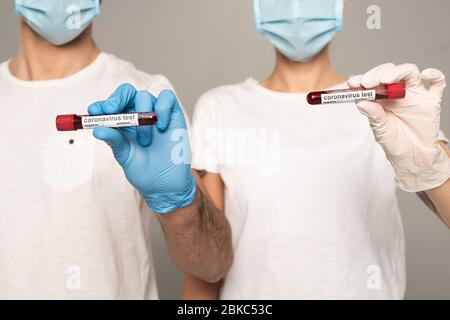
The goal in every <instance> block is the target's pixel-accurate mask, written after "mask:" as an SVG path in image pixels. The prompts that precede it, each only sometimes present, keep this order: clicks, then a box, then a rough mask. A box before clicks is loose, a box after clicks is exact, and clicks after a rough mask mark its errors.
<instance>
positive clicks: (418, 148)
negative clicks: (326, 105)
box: [348, 63, 450, 192]
mask: <svg viewBox="0 0 450 320" xmlns="http://www.w3.org/2000/svg"><path fill="white" fill-rule="evenodd" d="M424 81H428V82H429V85H430V88H429V90H427V89H426V88H425V85H424ZM397 82H405V84H406V97H405V98H404V99H399V100H378V101H377V102H369V101H362V102H359V103H358V104H357V106H358V109H359V111H360V112H361V113H362V114H363V115H365V116H367V118H368V119H369V122H370V126H371V127H372V130H373V133H374V135H375V139H376V140H377V141H378V143H379V144H380V145H381V147H382V148H383V149H384V151H385V153H386V157H387V159H388V160H389V161H390V162H391V164H392V166H393V167H394V170H395V174H396V182H397V186H398V187H399V188H400V189H402V190H405V191H408V192H419V191H424V190H429V189H432V188H436V187H438V186H440V185H442V184H444V183H445V182H446V181H447V180H448V179H449V177H450V159H449V157H448V156H447V154H446V153H445V151H444V150H443V149H442V148H441V146H440V145H439V144H438V133H439V128H440V112H441V106H440V105H441V100H442V96H443V94H444V89H445V86H446V83H445V76H444V74H443V73H442V72H441V71H439V70H436V69H426V70H424V71H423V72H422V73H420V71H419V69H418V68H417V66H416V65H414V64H402V65H398V66H396V65H394V64H392V63H388V64H383V65H381V66H378V67H376V68H374V69H372V70H371V71H369V72H367V73H366V74H364V75H359V76H355V77H352V78H351V79H350V80H349V81H348V85H349V86H350V87H351V88H355V87H361V86H362V87H365V88H374V87H377V86H379V85H382V84H391V83H397Z"/></svg>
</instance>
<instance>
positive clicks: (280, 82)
mask: <svg viewBox="0 0 450 320" xmlns="http://www.w3.org/2000/svg"><path fill="white" fill-rule="evenodd" d="M344 81H345V78H344V77H342V76H340V75H339V74H338V73H337V72H336V70H335V69H334V68H333V66H332V65H331V63H330V59H329V53H328V47H327V48H325V49H324V50H322V51H321V52H320V53H319V54H318V55H317V56H315V57H314V58H313V59H312V60H310V61H308V62H304V63H300V62H295V61H292V60H289V59H288V58H286V57H285V56H283V55H282V54H281V53H279V52H278V51H277V53H276V64H275V68H274V70H273V72H272V74H271V75H270V76H269V77H268V78H267V79H266V80H264V81H262V82H261V85H262V86H264V87H266V88H267V89H270V90H273V91H279V92H289V93H294V92H310V91H315V90H319V89H324V88H329V87H332V86H334V85H337V84H339V83H342V82H344Z"/></svg>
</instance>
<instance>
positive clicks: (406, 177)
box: [391, 146, 450, 193]
mask: <svg viewBox="0 0 450 320" xmlns="http://www.w3.org/2000/svg"><path fill="white" fill-rule="evenodd" d="M429 158H430V157H429ZM431 159H432V160H431V161H429V162H428V163H427V164H415V163H412V161H408V160H406V159H405V160H406V161H398V159H397V161H395V162H391V163H392V166H393V167H394V170H395V174H396V177H395V182H396V184H397V186H398V187H399V188H400V189H402V190H403V191H406V192H415V193H417V192H421V191H426V190H430V189H433V188H437V187H439V186H441V185H443V184H444V183H445V182H447V180H448V179H450V158H449V157H448V155H447V153H446V152H445V151H444V150H443V149H442V148H441V147H440V146H439V149H438V152H437V153H436V154H435V156H434V157H431ZM406 162H408V163H406Z"/></svg>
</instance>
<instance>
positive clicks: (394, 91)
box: [306, 83, 406, 105]
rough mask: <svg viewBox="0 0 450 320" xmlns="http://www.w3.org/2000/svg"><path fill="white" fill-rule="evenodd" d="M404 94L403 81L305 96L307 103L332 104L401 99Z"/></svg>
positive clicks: (317, 92)
mask: <svg viewBox="0 0 450 320" xmlns="http://www.w3.org/2000/svg"><path fill="white" fill-rule="evenodd" d="M405 95H406V87H405V84H404V83H394V84H387V85H382V86H378V87H376V88H373V89H366V88H363V87H361V88H351V89H342V90H328V91H316V92H311V93H309V94H308V96H307V97H306V100H307V101H308V103H309V104H312V105H319V104H334V103H349V102H359V101H374V100H382V99H403V98H404V97H405Z"/></svg>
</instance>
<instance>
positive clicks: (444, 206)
mask: <svg viewBox="0 0 450 320" xmlns="http://www.w3.org/2000/svg"><path fill="white" fill-rule="evenodd" d="M439 144H440V145H441V147H442V149H444V150H445V151H446V153H447V155H448V156H449V157H450V151H449V149H448V145H447V144H446V143H445V142H440V143H439ZM424 194H425V195H426V197H427V198H428V199H429V201H431V202H432V203H431V204H428V206H429V207H431V208H432V209H433V210H434V211H435V212H436V214H438V215H439V217H440V218H441V220H442V221H443V222H444V223H445V224H446V225H447V227H448V228H450V180H447V182H446V183H444V184H443V185H441V186H439V187H437V188H434V189H431V190H427V191H426V192H424ZM421 198H423V196H422V197H421ZM423 200H424V201H425V203H428V202H429V201H427V199H423Z"/></svg>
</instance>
